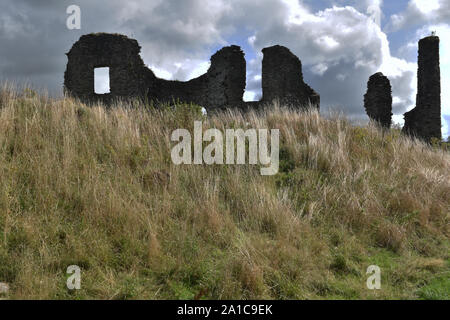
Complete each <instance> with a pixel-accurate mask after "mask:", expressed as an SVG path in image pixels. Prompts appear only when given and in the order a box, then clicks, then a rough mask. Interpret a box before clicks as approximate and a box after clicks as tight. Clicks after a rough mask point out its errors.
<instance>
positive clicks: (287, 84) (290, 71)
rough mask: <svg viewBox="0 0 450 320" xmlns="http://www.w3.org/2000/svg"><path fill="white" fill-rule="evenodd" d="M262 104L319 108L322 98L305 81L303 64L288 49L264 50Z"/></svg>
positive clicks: (272, 48) (278, 47) (270, 48)
mask: <svg viewBox="0 0 450 320" xmlns="http://www.w3.org/2000/svg"><path fill="white" fill-rule="evenodd" d="M262 52H263V54H264V58H263V62H262V93H263V97H262V100H261V103H271V102H272V101H273V100H279V101H280V103H281V104H283V105H289V106H299V107H307V106H308V105H309V104H312V105H313V106H315V107H317V108H319V105H320V96H319V95H318V94H317V93H316V92H315V91H314V90H313V89H311V88H310V87H309V86H308V85H307V84H306V83H305V82H304V81H303V72H302V63H301V61H300V59H299V58H297V57H296V56H295V55H294V54H293V53H292V52H291V51H290V50H289V49H288V48H286V47H282V46H278V45H277V46H273V47H269V48H265V49H263V50H262Z"/></svg>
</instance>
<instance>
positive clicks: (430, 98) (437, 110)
mask: <svg viewBox="0 0 450 320" xmlns="http://www.w3.org/2000/svg"><path fill="white" fill-rule="evenodd" d="M418 65H419V67H418V74H417V78H418V86H417V98H416V107H415V108H414V109H413V110H411V111H409V112H407V113H405V126H404V127H403V131H404V132H405V133H407V134H410V135H413V136H416V137H418V138H420V139H423V140H425V141H428V142H429V141H430V140H431V139H432V138H438V139H442V133H441V77H440V67H439V37H437V36H434V35H433V36H430V37H426V38H424V39H421V40H420V41H419V61H418Z"/></svg>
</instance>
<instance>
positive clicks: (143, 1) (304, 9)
mask: <svg viewBox="0 0 450 320" xmlns="http://www.w3.org/2000/svg"><path fill="white" fill-rule="evenodd" d="M70 5H78V6H79V7H80V9H81V29H79V30H76V29H75V30H70V29H68V28H67V26H66V20H67V19H68V17H69V15H68V14H67V12H66V10H67V7H69V6H70ZM449 22H450V0H384V1H383V0H348V1H344V0H207V1H206V0H127V1H123V0H95V1H94V0H79V1H75V0H39V1H36V0H1V3H0V81H5V80H7V81H9V82H13V83H15V84H23V83H27V84H30V85H32V86H33V87H34V88H36V89H37V90H46V91H48V92H49V93H50V94H51V95H54V96H59V95H62V87H63V79H64V70H65V67H66V63H67V57H66V55H65V53H66V52H68V51H69V50H70V48H71V47H72V45H73V44H74V43H75V42H76V41H77V40H78V39H79V38H80V36H81V35H83V34H88V33H91V32H109V33H122V34H125V35H127V36H129V37H131V38H134V39H136V40H138V42H139V44H140V45H141V46H142V52H141V56H142V58H143V60H144V62H145V63H146V64H147V65H148V67H149V68H151V69H152V70H153V71H154V72H155V74H156V75H157V76H159V77H161V78H164V79H172V80H175V79H176V80H182V81H186V80H189V79H192V78H195V77H197V76H199V75H201V74H203V73H205V72H206V71H207V69H208V67H209V59H210V57H211V55H213V54H214V53H215V52H216V51H217V50H219V49H220V48H222V47H223V46H227V45H232V44H235V45H239V46H240V47H241V48H242V49H243V50H244V52H245V55H246V60H247V87H246V92H245V95H244V99H245V100H247V101H252V100H258V99H259V97H260V96H261V61H262V53H261V50H262V49H263V48H265V47H268V46H271V45H275V44H279V45H284V46H286V47H288V48H289V49H290V50H291V51H292V52H293V53H294V54H296V55H297V56H298V57H299V58H300V60H301V61H302V64H303V74H304V79H305V81H306V82H307V83H308V84H309V85H310V86H311V87H312V88H314V90H316V91H317V92H318V93H319V94H320V95H321V111H322V112H324V113H326V112H343V113H344V114H346V115H347V116H348V117H349V118H351V119H354V120H360V121H364V120H367V117H366V115H365V111H364V106H363V96H364V93H365V91H366V88H367V80H368V78H369V76H370V75H372V74H374V73H376V72H378V71H381V72H383V73H384V74H385V75H386V76H387V77H388V78H389V79H390V81H391V84H392V89H393V101H394V104H393V113H394V117H393V120H394V122H396V123H399V124H403V114H404V113H405V112H406V111H408V110H410V109H412V108H413V107H414V105H415V96H416V88H417V77H416V74H417V43H418V40H419V39H420V38H422V37H424V36H427V35H430V34H431V31H436V33H437V35H438V36H439V37H440V39H441V49H440V51H441V52H440V54H441V82H442V83H441V85H442V88H441V90H442V115H443V119H442V124H443V129H442V131H443V136H444V138H446V137H447V136H448V135H450V90H449V89H450V24H449Z"/></svg>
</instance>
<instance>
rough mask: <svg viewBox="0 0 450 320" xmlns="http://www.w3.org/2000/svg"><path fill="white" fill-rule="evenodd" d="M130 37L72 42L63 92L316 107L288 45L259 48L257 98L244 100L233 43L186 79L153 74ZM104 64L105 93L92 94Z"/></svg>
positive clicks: (86, 97) (241, 67)
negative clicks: (106, 69)
mask: <svg viewBox="0 0 450 320" xmlns="http://www.w3.org/2000/svg"><path fill="white" fill-rule="evenodd" d="M139 53H140V46H139V44H138V43H137V41H136V40H133V39H129V38H127V37H126V36H123V35H118V34H106V33H99V34H89V35H84V36H82V37H81V38H80V40H79V41H77V42H76V43H75V44H74V45H73V47H72V49H71V50H70V51H69V53H68V54H67V56H68V63H67V69H66V72H65V74H64V89H65V92H66V93H68V94H70V95H72V96H75V97H77V98H79V99H81V100H82V101H84V102H86V103H92V102H97V101H101V102H103V103H105V104H107V105H108V104H110V103H111V102H112V101H113V100H114V99H115V98H121V99H126V98H142V99H145V100H147V99H148V101H153V102H155V103H157V104H158V103H164V102H169V103H170V102H173V101H181V102H187V103H195V104H198V105H201V106H203V107H205V108H206V110H208V111H210V110H214V109H223V108H227V107H233V108H258V107H260V106H261V105H263V104H266V103H271V102H272V101H273V100H274V99H278V100H279V101H280V102H282V103H283V104H288V105H295V106H297V107H298V108H306V107H308V106H309V104H310V103H311V104H312V105H313V106H315V107H317V108H319V104H320V97H319V95H318V94H317V93H315V92H314V90H312V89H311V88H310V87H309V86H308V85H307V84H305V83H304V81H303V75H302V65H301V62H300V60H299V59H298V58H297V57H296V56H295V55H294V54H292V53H291V52H290V51H289V49H287V48H285V47H281V46H274V47H270V48H266V49H263V53H264V60H263V73H262V86H263V98H262V100H261V101H257V102H244V101H243V95H244V90H245V81H246V80H245V78H246V62H245V58H244V53H243V52H242V50H241V48H240V47H238V46H229V47H225V48H222V49H221V50H219V51H218V52H217V53H216V54H214V55H213V56H212V57H211V66H210V68H209V69H208V71H207V73H205V74H204V75H202V76H200V77H198V78H195V79H192V80H190V81H186V82H182V81H168V80H164V79H159V78H158V77H156V76H155V74H154V73H153V72H152V71H151V70H150V69H148V68H147V67H146V66H145V65H144V63H143V61H142V59H141V57H140V54H139ZM100 67H109V68H110V91H111V93H109V94H103V95H99V94H95V92H94V68H100Z"/></svg>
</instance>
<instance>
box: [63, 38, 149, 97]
mask: <svg viewBox="0 0 450 320" xmlns="http://www.w3.org/2000/svg"><path fill="white" fill-rule="evenodd" d="M140 50H141V48H140V46H139V44H138V42H137V41H136V40H133V39H129V38H127V37H125V36H121V35H116V34H105V33H100V34H89V35H84V36H82V37H81V38H80V40H79V41H77V42H76V43H75V44H74V45H73V47H72V49H71V50H70V51H69V53H67V56H68V63H67V69H66V72H65V74H64V88H65V91H66V92H67V93H69V94H71V95H72V96H75V97H77V98H80V99H81V100H83V101H86V102H95V101H97V100H102V101H104V102H109V101H111V100H112V99H113V98H126V97H135V96H144V95H145V92H146V90H147V89H146V83H145V80H144V77H143V76H142V75H143V74H144V72H145V69H146V68H145V65H144V62H143V61H142V59H141V57H140V55H139V52H140ZM101 67H109V73H110V92H111V93H110V94H104V95H98V94H95V92H94V69H95V68H101Z"/></svg>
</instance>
